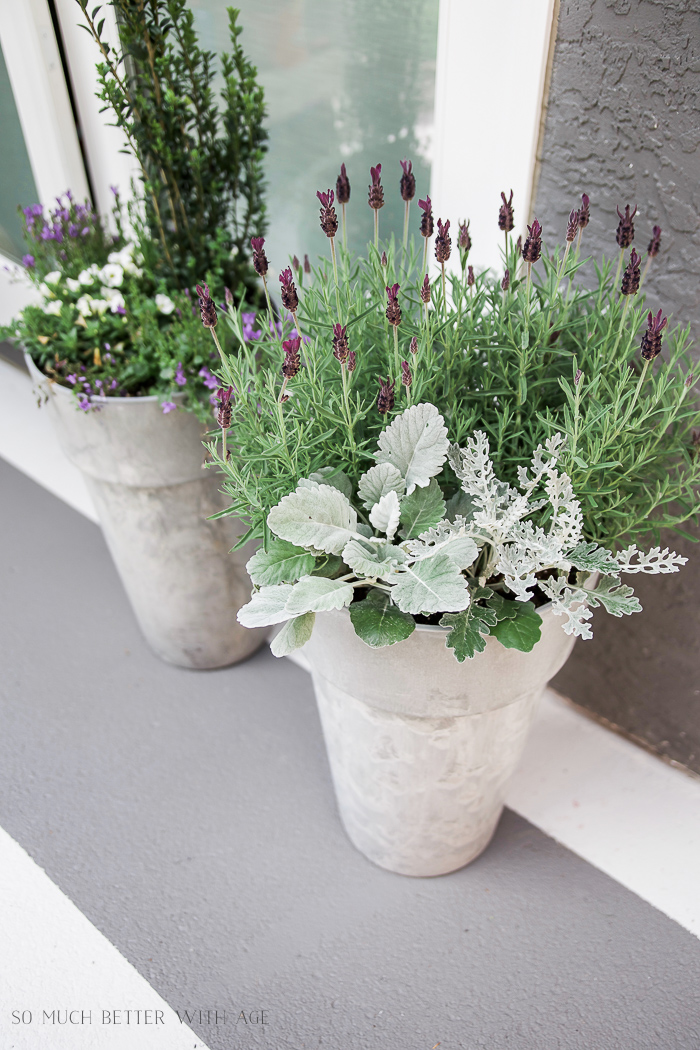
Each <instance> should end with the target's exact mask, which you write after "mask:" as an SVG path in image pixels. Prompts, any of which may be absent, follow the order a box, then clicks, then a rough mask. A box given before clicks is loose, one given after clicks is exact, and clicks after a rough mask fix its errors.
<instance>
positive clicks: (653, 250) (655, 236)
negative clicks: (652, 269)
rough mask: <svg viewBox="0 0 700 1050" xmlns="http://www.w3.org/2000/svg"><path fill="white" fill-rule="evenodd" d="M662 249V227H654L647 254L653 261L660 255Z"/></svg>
mask: <svg viewBox="0 0 700 1050" xmlns="http://www.w3.org/2000/svg"><path fill="white" fill-rule="evenodd" d="M660 247H661V227H660V226H654V228H653V229H652V231H651V240H650V241H649V247H648V248H647V254H648V255H649V257H650V258H651V259H653V258H655V256H657V255H658V254H659V248H660Z"/></svg>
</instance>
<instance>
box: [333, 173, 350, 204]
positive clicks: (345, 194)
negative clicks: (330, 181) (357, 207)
mask: <svg viewBox="0 0 700 1050" xmlns="http://www.w3.org/2000/svg"><path fill="white" fill-rule="evenodd" d="M335 195H336V198H337V200H338V204H347V203H348V201H349V200H350V179H349V178H348V173H347V171H346V170H345V165H344V164H341V165H340V175H339V176H338V178H337V179H336V182H335Z"/></svg>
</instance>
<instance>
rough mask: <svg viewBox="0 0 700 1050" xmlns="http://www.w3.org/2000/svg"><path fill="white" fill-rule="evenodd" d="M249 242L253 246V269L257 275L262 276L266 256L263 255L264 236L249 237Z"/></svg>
mask: <svg viewBox="0 0 700 1050" xmlns="http://www.w3.org/2000/svg"><path fill="white" fill-rule="evenodd" d="M250 243H251V245H252V247H253V269H254V270H255V272H256V273H257V275H258V277H264V276H265V274H266V273H267V256H266V255H265V250H264V245H265V238H264V237H251V238H250Z"/></svg>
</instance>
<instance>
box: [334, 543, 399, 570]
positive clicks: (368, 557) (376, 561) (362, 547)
mask: <svg viewBox="0 0 700 1050" xmlns="http://www.w3.org/2000/svg"><path fill="white" fill-rule="evenodd" d="M343 561H344V562H345V564H346V565H347V566H349V568H351V569H352V571H353V572H354V573H355V574H356V575H357V576H365V577H369V578H371V577H374V576H378V577H385V576H391V575H393V573H394V572H396V569H397V568H398V567H399V566H400V565H403V564H404V562H405V561H406V555H405V554H404V552H403V551H402V550H401V548H400V547H396V546H394V545H393V544H391V543H382V544H374V543H367V542H365V541H364V540H350V542H349V543H348V544H346V545H345V547H344V548H343Z"/></svg>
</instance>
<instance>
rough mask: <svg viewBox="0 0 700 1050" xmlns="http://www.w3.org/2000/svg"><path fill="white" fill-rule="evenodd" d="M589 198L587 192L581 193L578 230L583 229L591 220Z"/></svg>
mask: <svg viewBox="0 0 700 1050" xmlns="http://www.w3.org/2000/svg"><path fill="white" fill-rule="evenodd" d="M590 204H591V198H590V197H589V196H588V194H587V193H582V194H581V207H580V208H579V211H578V228H579V230H585V229H586V226H588V223H589V222H590V221H591V209H590Z"/></svg>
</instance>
